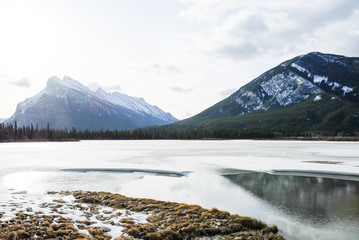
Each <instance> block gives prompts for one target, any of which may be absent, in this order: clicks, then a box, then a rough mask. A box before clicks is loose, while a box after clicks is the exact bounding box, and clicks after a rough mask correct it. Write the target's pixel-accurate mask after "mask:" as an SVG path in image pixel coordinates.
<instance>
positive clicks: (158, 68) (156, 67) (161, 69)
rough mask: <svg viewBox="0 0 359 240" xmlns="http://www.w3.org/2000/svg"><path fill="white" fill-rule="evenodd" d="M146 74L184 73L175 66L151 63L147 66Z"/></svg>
mask: <svg viewBox="0 0 359 240" xmlns="http://www.w3.org/2000/svg"><path fill="white" fill-rule="evenodd" d="M145 71H146V72H156V73H157V74H159V75H160V74H161V73H166V74H181V73H184V71H183V70H182V69H181V68H180V67H178V66H176V65H174V64H160V63H151V64H148V65H146V66H145Z"/></svg>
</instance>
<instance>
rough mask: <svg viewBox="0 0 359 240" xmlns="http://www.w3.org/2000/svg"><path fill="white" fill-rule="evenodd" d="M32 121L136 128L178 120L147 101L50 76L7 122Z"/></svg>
mask: <svg viewBox="0 0 359 240" xmlns="http://www.w3.org/2000/svg"><path fill="white" fill-rule="evenodd" d="M15 121H16V122H17V124H18V126H29V125H30V124H33V125H34V126H35V125H36V124H38V125H39V127H46V126H47V123H49V125H50V127H51V128H57V129H59V128H64V127H67V128H72V127H75V128H77V129H90V130H93V129H134V128H139V127H145V126H151V125H163V124H170V123H173V122H176V121H177V119H176V118H174V117H173V116H172V115H171V114H170V113H165V112H164V111H162V110H161V109H160V108H158V107H156V106H152V105H150V104H148V103H147V102H145V100H144V99H143V98H136V97H130V96H127V95H125V94H121V93H118V92H114V93H107V92H105V91H104V90H102V89H98V90H97V91H95V92H93V91H91V90H90V89H89V88H87V87H85V86H83V85H82V84H81V83H79V82H77V81H75V80H73V79H71V78H70V77H64V78H63V79H62V80H61V79H59V78H57V77H51V78H49V80H48V82H47V85H46V88H45V89H44V90H42V91H41V92H40V93H38V94H37V95H35V96H33V97H31V98H28V99H26V100H25V101H23V102H21V103H19V104H18V106H17V108H16V112H15V113H14V115H13V116H12V117H11V118H9V119H8V120H7V121H5V124H6V123H14V122H15Z"/></svg>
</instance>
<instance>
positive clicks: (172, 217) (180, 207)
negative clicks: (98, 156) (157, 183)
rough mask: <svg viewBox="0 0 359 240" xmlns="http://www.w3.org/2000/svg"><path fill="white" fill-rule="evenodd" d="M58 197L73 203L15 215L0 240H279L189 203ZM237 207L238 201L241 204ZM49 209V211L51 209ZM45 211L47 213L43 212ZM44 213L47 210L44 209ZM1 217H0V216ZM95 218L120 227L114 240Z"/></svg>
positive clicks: (259, 227) (99, 195) (258, 225)
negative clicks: (69, 212) (69, 213)
mask: <svg viewBox="0 0 359 240" xmlns="http://www.w3.org/2000/svg"><path fill="white" fill-rule="evenodd" d="M49 194H54V195H55V194H56V195H60V196H69V195H72V196H73V197H74V201H73V202H72V203H70V204H69V203H66V202H65V201H63V200H61V199H58V200H53V203H49V204H43V207H44V208H49V209H51V212H53V213H54V214H44V213H43V212H32V213H31V212H30V213H29V212H26V213H25V212H22V211H19V212H18V213H17V214H16V217H14V218H12V219H10V220H6V221H1V218H0V226H1V232H0V239H118V240H121V239H122V240H131V239H145V240H156V239H172V240H177V239H252V240H264V239H268V240H282V239H284V238H283V237H282V236H280V235H278V229H277V227H276V226H272V227H268V226H267V225H266V224H264V223H262V222H260V221H258V220H256V219H252V218H248V217H241V216H238V215H231V214H229V213H228V212H224V211H220V210H218V209H216V208H213V209H210V210H208V209H204V208H202V207H200V206H198V205H188V204H181V203H174V202H165V201H157V200H152V199H141V198H130V197H125V196H122V195H120V194H111V193H107V192H86V191H74V192H60V193H57V192H51V193H49ZM65 204H67V205H68V207H69V208H70V209H76V210H80V211H82V213H83V214H84V215H85V216H86V217H87V220H85V221H84V220H82V221H79V220H78V219H77V220H76V219H75V217H74V219H71V218H68V217H63V216H62V214H65V213H64V212H62V211H61V207H62V206H63V205H65ZM239 204H240V203H239ZM101 207H106V208H108V207H110V209H113V211H108V210H107V211H105V213H106V214H107V215H104V214H102V215H101V214H100V212H99V208H101ZM49 209H47V210H49ZM118 209H121V211H122V210H123V211H126V214H130V215H131V213H132V214H134V215H135V214H145V216H147V218H146V220H145V221H135V220H134V219H133V218H131V217H123V218H121V220H119V219H118V218H116V217H118V216H119V215H121V214H122V213H119V212H116V211H115V210H118ZM44 212H46V211H45V210H44ZM47 212H48V211H47ZM0 217H1V216H0ZM93 217H96V219H97V220H98V221H100V222H104V223H105V222H106V223H109V224H111V225H112V226H114V227H118V228H121V229H122V231H121V233H119V234H118V236H115V237H114V236H110V235H108V232H110V229H109V228H106V227H99V226H95V225H96V224H94V222H92V221H91V219H93Z"/></svg>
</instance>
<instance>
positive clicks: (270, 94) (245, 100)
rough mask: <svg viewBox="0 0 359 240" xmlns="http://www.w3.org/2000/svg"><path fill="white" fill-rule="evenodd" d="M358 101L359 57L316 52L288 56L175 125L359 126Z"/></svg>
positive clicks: (250, 127)
mask: <svg viewBox="0 0 359 240" xmlns="http://www.w3.org/2000/svg"><path fill="white" fill-rule="evenodd" d="M358 103H359V58H349V57H345V56H339V55H333V54H323V53H319V52H312V53H309V54H306V55H302V56H298V57H295V58H293V59H291V60H288V61H285V62H283V63H282V64H280V65H279V66H277V67H275V68H273V69H271V70H269V71H267V72H265V73H263V74H262V75H260V76H259V77H257V78H256V79H254V80H253V81H251V82H249V83H248V84H246V85H245V86H243V87H241V88H240V89H239V90H238V91H236V92H235V93H233V94H232V95H231V96H229V97H228V98H226V99H224V100H222V101H220V102H219V103H217V104H215V105H214V106H212V107H210V108H208V109H206V110H204V111H203V112H201V113H199V114H198V115H196V116H194V117H192V118H189V119H186V120H183V121H181V122H178V123H176V124H175V126H177V127H180V126H182V127H184V126H186V127H189V126H192V127H194V126H195V127H205V128H221V127H224V128H236V129H238V128H239V129H247V130H290V129H298V128H300V129H301V130H313V129H316V130H322V129H325V130H333V129H336V130H340V129H348V128H349V129H353V128H354V129H356V130H359V124H358V121H359V119H358V115H359V107H358V105H359V104H358ZM298 124H299V125H298ZM343 124H344V125H345V126H344V125H343ZM353 124H354V125H353Z"/></svg>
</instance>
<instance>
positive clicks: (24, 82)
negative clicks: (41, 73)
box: [10, 78, 31, 88]
mask: <svg viewBox="0 0 359 240" xmlns="http://www.w3.org/2000/svg"><path fill="white" fill-rule="evenodd" d="M10 83H11V84H12V85H15V86H18V87H24V88H30V87H31V81H30V80H29V79H28V78H23V79H21V80H18V81H11V82H10Z"/></svg>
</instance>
